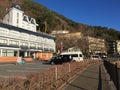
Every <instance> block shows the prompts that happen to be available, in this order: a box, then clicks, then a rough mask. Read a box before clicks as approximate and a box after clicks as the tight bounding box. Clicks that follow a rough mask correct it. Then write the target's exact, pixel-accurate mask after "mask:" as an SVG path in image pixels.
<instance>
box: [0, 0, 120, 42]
mask: <svg viewBox="0 0 120 90" xmlns="http://www.w3.org/2000/svg"><path fill="white" fill-rule="evenodd" d="M12 3H17V4H20V5H21V6H22V9H23V10H24V11H25V14H27V15H29V16H31V17H34V18H35V19H36V20H37V23H38V24H39V26H40V28H38V31H41V32H46V33H51V31H53V30H69V31H70V32H78V31H80V32H82V33H83V34H84V35H89V36H93V37H98V38H104V39H106V40H115V39H120V32H118V31H116V30H114V29H109V28H107V27H102V26H88V25H84V24H81V23H76V22H74V21H72V20H70V19H68V18H66V17H64V16H63V15H60V14H58V13H56V12H53V11H51V10H50V9H48V8H46V7H45V6H43V5H41V4H38V3H36V2H34V0H4V1H3V0H0V18H1V19H2V17H3V16H4V14H5V11H6V8H9V7H10V6H11V4H12ZM45 23H46V28H47V29H46V30H45Z"/></svg>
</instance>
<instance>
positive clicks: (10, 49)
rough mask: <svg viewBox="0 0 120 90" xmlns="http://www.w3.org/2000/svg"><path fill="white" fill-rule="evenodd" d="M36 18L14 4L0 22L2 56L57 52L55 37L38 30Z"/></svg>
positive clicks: (26, 55) (25, 55)
mask: <svg viewBox="0 0 120 90" xmlns="http://www.w3.org/2000/svg"><path fill="white" fill-rule="evenodd" d="M37 25H38V24H37V23H36V21H35V19H34V18H30V17H29V16H27V15H24V12H23V11H22V10H21V7H20V6H19V5H15V4H14V5H13V6H12V7H11V8H10V9H9V10H8V12H7V14H6V15H5V17H4V18H3V23H2V22H0V56H18V57H19V56H22V57H29V56H31V55H32V54H34V53H35V52H36V51H39V52H51V53H53V52H55V37H53V36H50V35H48V34H45V33H37V32H36V26H37Z"/></svg>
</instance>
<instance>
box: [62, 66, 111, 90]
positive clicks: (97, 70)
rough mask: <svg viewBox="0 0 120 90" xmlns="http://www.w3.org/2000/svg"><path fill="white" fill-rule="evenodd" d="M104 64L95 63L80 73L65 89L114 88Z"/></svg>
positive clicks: (109, 89)
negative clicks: (111, 85)
mask: <svg viewBox="0 0 120 90" xmlns="http://www.w3.org/2000/svg"><path fill="white" fill-rule="evenodd" d="M106 75H107V74H106V72H105V69H104V66H103V64H94V65H91V66H89V67H88V68H87V69H86V70H85V71H83V72H82V73H81V74H79V75H78V77H77V78H76V79H74V80H73V81H72V82H71V83H68V84H67V85H66V86H65V87H64V89H63V90H113V89H111V87H110V83H109V81H110V80H109V79H108V78H107V76H106Z"/></svg>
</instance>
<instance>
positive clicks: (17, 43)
mask: <svg viewBox="0 0 120 90" xmlns="http://www.w3.org/2000/svg"><path fill="white" fill-rule="evenodd" d="M9 44H10V45H19V42H18V41H15V40H10V42H9Z"/></svg>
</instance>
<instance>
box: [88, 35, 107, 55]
mask: <svg viewBox="0 0 120 90" xmlns="http://www.w3.org/2000/svg"><path fill="white" fill-rule="evenodd" d="M87 41H88V48H89V52H90V54H100V53H101V54H102V53H104V54H106V47H105V40H104V39H98V38H94V37H89V36H88V37H87Z"/></svg>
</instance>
